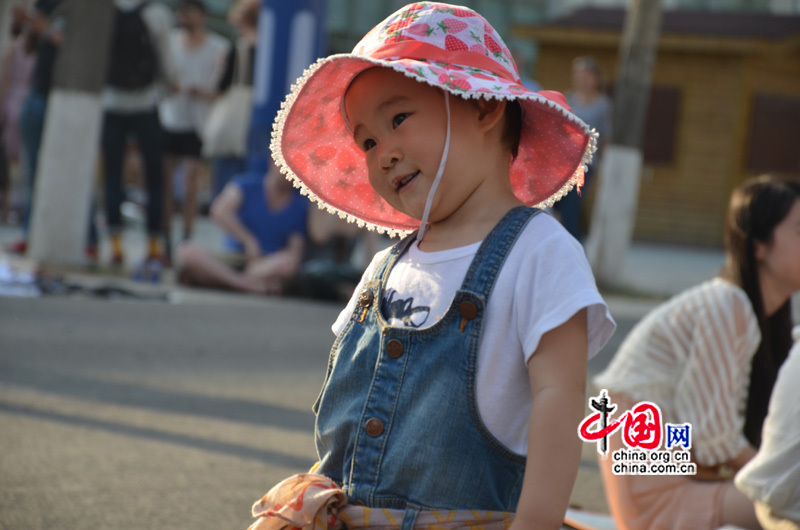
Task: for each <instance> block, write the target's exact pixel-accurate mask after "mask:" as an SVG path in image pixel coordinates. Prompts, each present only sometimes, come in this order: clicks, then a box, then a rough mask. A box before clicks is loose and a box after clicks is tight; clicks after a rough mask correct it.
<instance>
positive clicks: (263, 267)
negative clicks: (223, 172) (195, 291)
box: [178, 164, 309, 295]
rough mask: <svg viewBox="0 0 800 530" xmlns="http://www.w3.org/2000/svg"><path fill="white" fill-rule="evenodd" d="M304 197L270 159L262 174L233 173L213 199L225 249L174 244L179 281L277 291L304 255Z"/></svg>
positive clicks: (256, 292) (305, 211) (246, 289)
mask: <svg viewBox="0 0 800 530" xmlns="http://www.w3.org/2000/svg"><path fill="white" fill-rule="evenodd" d="M308 206H309V202H308V200H307V199H306V198H305V197H303V196H301V195H300V193H299V192H298V190H296V189H295V188H294V187H293V186H292V184H291V183H290V182H289V181H288V180H287V179H285V178H284V177H283V175H281V173H280V171H278V169H277V168H276V167H275V166H274V165H272V164H270V169H269V170H268V171H267V173H266V174H255V173H246V174H243V175H240V176H238V177H236V178H234V179H233V180H232V181H231V182H230V183H228V185H227V186H226V187H225V189H224V190H223V191H222V193H220V195H219V196H218V197H217V198H216V199H214V201H213V202H212V203H211V218H212V219H213V220H214V221H215V222H216V223H217V224H218V225H219V226H220V228H222V229H223V230H224V231H225V234H226V235H225V253H223V254H218V253H217V254H215V253H213V252H211V251H209V250H207V249H204V248H202V247H200V246H199V245H196V244H194V243H191V242H184V243H183V244H182V245H181V246H180V247H179V250H178V267H179V270H178V281H179V282H180V283H182V284H184V285H192V286H202V287H214V288H219V289H228V290H234V291H241V292H247V293H255V294H264V295H280V294H282V290H283V284H284V282H285V281H286V280H287V279H288V278H290V277H291V276H293V275H294V274H296V273H297V271H298V270H299V268H300V264H301V262H302V260H303V253H304V249H305V237H306V229H307V225H306V223H307V218H308Z"/></svg>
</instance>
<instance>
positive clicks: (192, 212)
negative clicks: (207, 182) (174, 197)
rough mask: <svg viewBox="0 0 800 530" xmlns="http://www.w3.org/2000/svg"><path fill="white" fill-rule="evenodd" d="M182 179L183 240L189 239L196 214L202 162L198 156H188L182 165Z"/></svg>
mask: <svg viewBox="0 0 800 530" xmlns="http://www.w3.org/2000/svg"><path fill="white" fill-rule="evenodd" d="M184 169H185V174H184V181H183V240H184V241H186V240H188V239H191V237H192V230H193V229H194V219H195V217H196V216H197V194H198V190H199V188H200V176H201V174H202V171H203V162H202V160H201V159H200V158H194V157H192V158H189V159H187V160H186V165H185V166H184Z"/></svg>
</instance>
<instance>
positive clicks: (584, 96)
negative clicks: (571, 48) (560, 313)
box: [553, 56, 613, 241]
mask: <svg viewBox="0 0 800 530" xmlns="http://www.w3.org/2000/svg"><path fill="white" fill-rule="evenodd" d="M605 90H606V87H605V74H604V73H603V70H602V69H601V68H600V65H599V64H597V61H595V60H594V58H592V57H589V56H584V57H576V58H575V59H574V60H573V61H572V90H571V91H570V92H567V94H566V97H567V103H568V104H569V106H570V107H572V112H573V113H574V114H575V115H576V116H578V117H579V118H580V119H582V120H583V121H584V122H585V123H586V124H587V125H588V126H589V127H593V128H594V129H595V130H596V131H597V133H598V134H599V138H598V142H597V153H595V157H594V160H595V161H596V162H595V163H593V164H590V165H589V167H588V170H587V171H586V174H585V175H584V184H583V187H582V188H581V189H580V193H579V192H578V190H577V189H575V188H573V189H572V190H571V191H570V192H569V193H568V194H567V196H566V197H564V198H563V199H561V200H560V201H558V202H557V203H556V204H554V205H553V210H554V211H555V213H556V215H557V217H558V218H559V220H560V221H561V224H563V225H564V228H566V229H567V231H568V232H569V233H570V234H572V236H573V237H575V239H577V240H578V241H581V240H582V239H583V236H584V234H583V228H582V227H583V221H582V211H583V199H584V197H585V196H586V193H587V192H588V190H589V186H591V183H592V180H593V177H594V173H595V168H596V167H597V161H599V160H600V157H601V156H602V155H603V146H604V145H605V143H606V142H607V141H608V140H609V138H610V136H611V117H612V113H613V105H612V102H611V99H610V98H609V97H608V96H607V95H606V93H605Z"/></svg>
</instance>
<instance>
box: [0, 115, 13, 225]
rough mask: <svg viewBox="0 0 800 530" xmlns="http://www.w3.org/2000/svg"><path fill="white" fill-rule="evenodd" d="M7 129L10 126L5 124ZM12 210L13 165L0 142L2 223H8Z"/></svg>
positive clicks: (0, 210)
mask: <svg viewBox="0 0 800 530" xmlns="http://www.w3.org/2000/svg"><path fill="white" fill-rule="evenodd" d="M5 126H6V127H7V126H8V124H5ZM10 208H11V164H10V163H9V160H8V158H7V157H6V149H5V143H4V142H3V141H0V223H2V224H6V223H7V222H8V213H9V210H10Z"/></svg>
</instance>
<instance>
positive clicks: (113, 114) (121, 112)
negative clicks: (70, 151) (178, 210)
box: [102, 0, 173, 267]
mask: <svg viewBox="0 0 800 530" xmlns="http://www.w3.org/2000/svg"><path fill="white" fill-rule="evenodd" d="M114 7H115V14H114V17H115V18H114V29H113V31H112V36H111V51H110V54H109V62H108V73H107V78H106V86H105V88H104V89H103V95H102V103H103V110H104V114H103V133H102V153H103V173H104V178H105V208H106V221H107V223H108V230H109V236H110V240H111V264H112V265H114V266H122V265H123V263H124V252H123V245H122V228H123V222H122V214H121V212H120V206H121V205H122V202H123V200H124V196H125V193H124V188H123V167H124V161H125V155H126V153H127V152H128V143H129V142H130V141H131V140H135V142H136V145H137V147H138V153H139V154H140V155H141V160H142V165H143V176H144V182H145V184H146V190H147V234H148V236H149V242H148V250H147V255H146V257H145V262H146V263H145V266H146V267H157V265H158V263H160V260H161V257H162V252H161V248H160V239H161V238H160V235H161V231H162V226H163V220H162V217H163V213H164V174H163V171H164V137H163V132H162V130H161V123H160V121H159V117H158V104H159V102H160V101H161V99H162V97H163V94H164V93H165V90H166V89H167V87H169V86H170V85H171V84H172V83H171V77H172V72H173V68H172V57H171V54H170V48H169V38H170V32H171V30H172V25H173V21H172V14H171V13H170V11H169V9H168V8H167V7H165V6H164V5H163V4H160V3H156V2H149V1H146V0H115V1H114Z"/></svg>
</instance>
